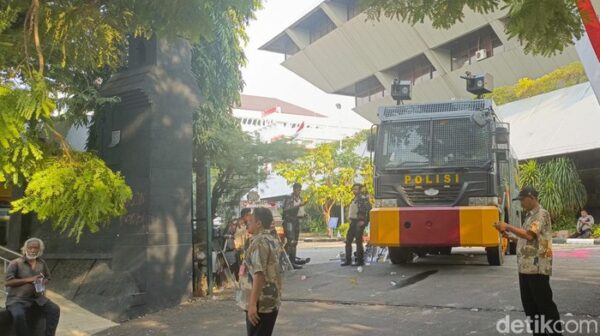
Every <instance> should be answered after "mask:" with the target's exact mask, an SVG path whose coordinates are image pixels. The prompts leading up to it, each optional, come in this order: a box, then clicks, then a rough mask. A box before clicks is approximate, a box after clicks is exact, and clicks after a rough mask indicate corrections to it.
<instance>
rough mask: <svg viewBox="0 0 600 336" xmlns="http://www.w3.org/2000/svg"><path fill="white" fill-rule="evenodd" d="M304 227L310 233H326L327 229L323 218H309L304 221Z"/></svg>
mask: <svg viewBox="0 0 600 336" xmlns="http://www.w3.org/2000/svg"><path fill="white" fill-rule="evenodd" d="M304 226H305V228H306V230H307V231H308V232H312V233H325V232H327V228H326V227H325V223H323V220H322V219H321V218H309V219H307V220H306V221H304Z"/></svg>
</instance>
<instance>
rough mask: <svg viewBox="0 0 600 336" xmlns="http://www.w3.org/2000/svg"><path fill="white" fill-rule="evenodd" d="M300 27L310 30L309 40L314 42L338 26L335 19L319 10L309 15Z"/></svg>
mask: <svg viewBox="0 0 600 336" xmlns="http://www.w3.org/2000/svg"><path fill="white" fill-rule="evenodd" d="M299 28H301V29H305V30H306V31H308V35H309V42H310V43H313V42H315V41H317V40H318V39H320V38H321V37H323V36H325V35H327V34H329V33H330V32H331V31H333V30H334V29H335V28H336V27H335V24H334V23H333V21H331V19H330V18H329V17H328V16H327V14H325V12H323V11H322V10H318V11H316V12H314V13H313V14H312V15H311V16H310V17H308V18H307V19H306V20H305V21H304V22H302V24H300V26H299Z"/></svg>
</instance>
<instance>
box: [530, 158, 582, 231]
mask: <svg viewBox="0 0 600 336" xmlns="http://www.w3.org/2000/svg"><path fill="white" fill-rule="evenodd" d="M519 183H520V184H521V186H525V185H531V186H533V187H535V188H536V189H537V190H538V191H539V193H540V195H539V198H540V203H541V204H542V206H543V207H544V208H545V209H546V210H548V211H549V212H550V214H551V216H552V219H553V221H554V227H555V229H565V228H572V227H574V225H575V222H574V218H575V216H576V214H577V211H579V210H580V209H581V208H583V207H584V206H585V203H586V201H587V193H586V190H585V186H584V185H583V184H582V183H581V179H580V178H579V174H578V173H577V167H575V163H573V160H571V159H569V158H565V157H561V158H556V159H553V160H550V161H547V162H542V163H539V162H536V161H527V162H525V163H523V164H521V166H520V170H519Z"/></svg>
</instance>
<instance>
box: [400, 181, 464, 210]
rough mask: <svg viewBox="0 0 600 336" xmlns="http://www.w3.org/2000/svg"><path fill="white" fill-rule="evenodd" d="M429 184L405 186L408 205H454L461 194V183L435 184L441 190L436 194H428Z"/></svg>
mask: <svg viewBox="0 0 600 336" xmlns="http://www.w3.org/2000/svg"><path fill="white" fill-rule="evenodd" d="M429 188H431V187H429V186H422V187H418V186H406V187H404V196H405V197H401V198H405V200H406V201H408V202H406V203H408V204H407V205H420V204H425V205H452V204H454V203H455V202H456V200H457V198H458V195H459V194H460V189H461V186H460V185H450V186H447V187H445V186H435V187H434V188H435V189H437V190H439V193H438V194H437V195H436V196H427V195H426V194H425V190H427V189H429Z"/></svg>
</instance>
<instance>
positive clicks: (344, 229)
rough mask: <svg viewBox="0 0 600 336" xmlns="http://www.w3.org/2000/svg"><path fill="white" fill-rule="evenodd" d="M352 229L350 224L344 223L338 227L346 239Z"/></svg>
mask: <svg viewBox="0 0 600 336" xmlns="http://www.w3.org/2000/svg"><path fill="white" fill-rule="evenodd" d="M349 229H350V223H344V224H341V225H340V226H338V228H337V230H338V232H339V233H340V234H341V235H342V237H344V238H346V234H348V230H349Z"/></svg>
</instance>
